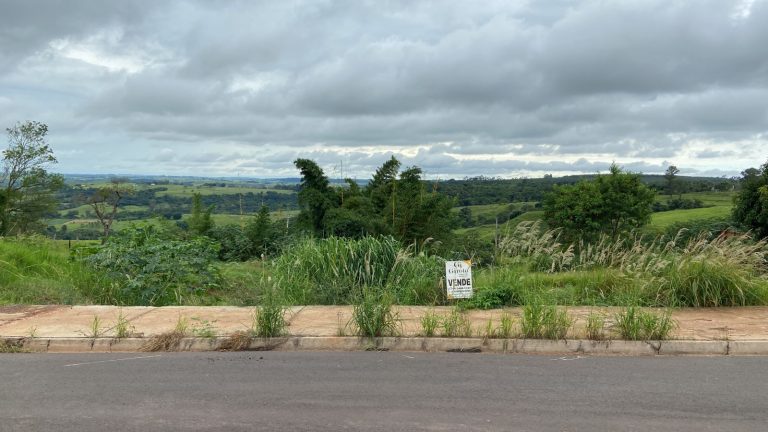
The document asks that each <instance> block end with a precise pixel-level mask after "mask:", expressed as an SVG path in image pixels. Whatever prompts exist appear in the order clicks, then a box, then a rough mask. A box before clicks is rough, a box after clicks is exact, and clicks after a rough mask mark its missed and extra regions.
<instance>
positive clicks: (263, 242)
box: [245, 205, 277, 257]
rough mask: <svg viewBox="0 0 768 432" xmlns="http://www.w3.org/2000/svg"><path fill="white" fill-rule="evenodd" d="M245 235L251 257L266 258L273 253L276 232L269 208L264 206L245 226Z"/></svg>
mask: <svg viewBox="0 0 768 432" xmlns="http://www.w3.org/2000/svg"><path fill="white" fill-rule="evenodd" d="M245 235H246V237H248V240H250V242H251V248H252V253H251V256H256V257H261V256H267V255H269V254H270V253H272V252H274V251H275V249H276V247H275V241H276V237H277V230H275V227H274V225H273V223H272V218H271V217H270V215H269V208H268V207H267V206H265V205H263V206H261V209H260V210H259V212H258V213H257V214H256V216H255V217H254V218H253V219H252V220H251V221H249V222H248V224H247V225H246V226H245Z"/></svg>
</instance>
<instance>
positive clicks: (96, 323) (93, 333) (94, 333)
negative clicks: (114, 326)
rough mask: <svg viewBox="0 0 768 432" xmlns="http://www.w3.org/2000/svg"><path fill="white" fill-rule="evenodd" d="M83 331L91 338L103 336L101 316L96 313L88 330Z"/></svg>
mask: <svg viewBox="0 0 768 432" xmlns="http://www.w3.org/2000/svg"><path fill="white" fill-rule="evenodd" d="M82 333H83V334H84V335H85V336H86V337H89V338H91V339H96V338H97V337H99V336H101V334H102V333H103V329H102V328H101V318H99V316H98V315H94V316H93V320H92V321H91V326H90V327H89V328H88V331H85V332H82Z"/></svg>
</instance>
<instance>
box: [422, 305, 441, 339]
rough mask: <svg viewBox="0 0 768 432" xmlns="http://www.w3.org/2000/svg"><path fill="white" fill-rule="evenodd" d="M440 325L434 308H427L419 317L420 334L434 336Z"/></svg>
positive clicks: (438, 316)
mask: <svg viewBox="0 0 768 432" xmlns="http://www.w3.org/2000/svg"><path fill="white" fill-rule="evenodd" d="M439 326H440V315H438V314H436V313H435V311H434V310H428V311H427V312H425V313H424V315H422V317H421V334H422V336H426V337H433V336H435V331H436V330H437V328H438V327H439Z"/></svg>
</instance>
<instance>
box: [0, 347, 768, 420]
mask: <svg viewBox="0 0 768 432" xmlns="http://www.w3.org/2000/svg"><path fill="white" fill-rule="evenodd" d="M766 371H768V358H765V357H634V358H633V357H579V356H570V357H555V356H522V355H490V354H473V353H453V354H447V353H431V354H430V353H399V352H398V353H394V352H391V353H389V352H353V353H309V352H293V353H291V352H245V353H243V352H240V353H158V354H154V353H142V354H133V355H131V354H42V355H40V354H2V355H0V430H1V431H54V430H55V431H108V432H118V431H198V430H211V431H251V430H265V431H296V430H298V431H343V430H380V431H414V430H430V431H454V430H467V431H485V430H491V431H509V430H517V431H550V430H551V431H581V430H590V431H632V430H637V431H650V430H659V431H671V430H676V431H697V432H699V431H722V430H728V431H765V430H768V374H766Z"/></svg>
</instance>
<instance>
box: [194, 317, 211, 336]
mask: <svg viewBox="0 0 768 432" xmlns="http://www.w3.org/2000/svg"><path fill="white" fill-rule="evenodd" d="M192 321H194V322H195V324H194V325H193V326H192V328H191V332H192V334H193V335H195V336H196V337H199V338H208V339H210V338H213V337H216V327H214V326H213V323H214V322H216V321H213V322H211V321H208V320H205V319H201V318H198V317H192Z"/></svg>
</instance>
